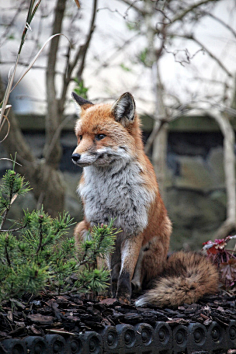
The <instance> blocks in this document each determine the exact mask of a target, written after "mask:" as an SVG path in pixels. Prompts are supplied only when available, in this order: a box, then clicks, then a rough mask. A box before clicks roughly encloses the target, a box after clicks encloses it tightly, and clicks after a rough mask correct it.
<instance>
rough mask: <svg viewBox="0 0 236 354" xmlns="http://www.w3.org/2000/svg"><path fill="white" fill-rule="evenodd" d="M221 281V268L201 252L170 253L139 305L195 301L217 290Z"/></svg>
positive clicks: (177, 303) (165, 304) (138, 302)
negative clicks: (162, 268)
mask: <svg viewBox="0 0 236 354" xmlns="http://www.w3.org/2000/svg"><path fill="white" fill-rule="evenodd" d="M218 284H219V274H218V271H217V268H216V266H215V265H214V264H212V262H211V261H210V260H209V259H208V258H207V257H205V256H203V255H201V254H198V253H192V252H177V253H175V254H173V255H171V256H170V257H169V259H168V261H167V263H166V267H165V269H164V271H163V273H162V274H161V276H160V277H159V278H158V279H157V280H156V282H155V283H154V287H153V289H151V290H149V291H147V292H146V294H144V296H142V297H141V298H139V299H138V300H137V301H136V306H143V305H146V304H152V305H156V306H159V307H164V306H173V307H175V306H179V305H181V304H184V303H187V304H191V303H194V302H196V301H197V300H199V299H200V298H201V297H202V296H203V295H206V294H214V293H216V292H217V290H218Z"/></svg>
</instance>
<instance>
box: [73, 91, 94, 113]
mask: <svg viewBox="0 0 236 354" xmlns="http://www.w3.org/2000/svg"><path fill="white" fill-rule="evenodd" d="M71 95H72V97H73V99H74V100H75V101H76V102H77V103H78V105H79V106H80V107H81V108H82V109H87V108H89V107H91V106H93V103H92V102H90V101H87V100H86V99H85V98H83V97H80V96H78V95H77V93H75V92H72V93H71Z"/></svg>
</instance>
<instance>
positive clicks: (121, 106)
mask: <svg viewBox="0 0 236 354" xmlns="http://www.w3.org/2000/svg"><path fill="white" fill-rule="evenodd" d="M111 111H112V113H113V114H114V117H115V120H116V121H117V122H120V123H121V124H122V125H123V126H124V127H125V126H127V125H128V124H129V123H131V122H133V120H134V117H135V102H134V98H133V96H132V95H131V93H129V92H126V93H123V95H121V96H120V98H118V100H117V101H115V102H114V103H113V105H112V109H111Z"/></svg>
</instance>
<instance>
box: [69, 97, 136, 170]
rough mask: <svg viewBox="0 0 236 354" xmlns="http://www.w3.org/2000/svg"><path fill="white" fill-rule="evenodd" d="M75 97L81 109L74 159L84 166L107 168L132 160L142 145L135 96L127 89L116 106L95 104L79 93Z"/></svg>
mask: <svg viewBox="0 0 236 354" xmlns="http://www.w3.org/2000/svg"><path fill="white" fill-rule="evenodd" d="M72 97H73V98H74V100H75V101H76V103H77V104H78V105H79V106H80V108H81V113H80V118H79V119H78V121H77V122H76V126H75V134H76V136H77V140H78V145H77V147H76V149H75V150H74V152H73V154H72V161H73V162H74V163H75V164H76V165H78V166H81V167H86V166H89V165H95V166H99V167H105V166H110V165H112V164H115V163H116V162H117V161H118V160H119V161H121V160H122V161H124V162H126V161H127V162H128V161H130V160H132V158H133V157H134V156H135V153H136V149H137V148H138V146H139V145H140V144H142V142H141V139H140V130H139V121H138V117H137V114H136V112H135V102H134V99H133V96H132V95H131V94H130V93H128V92H126V93H124V94H123V95H121V96H120V97H119V98H118V100H116V101H115V102H114V104H113V105H110V104H93V103H92V102H90V101H87V100H85V99H83V98H82V97H80V96H78V95H77V94H76V93H75V92H73V93H72Z"/></svg>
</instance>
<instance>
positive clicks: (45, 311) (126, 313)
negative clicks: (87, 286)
mask: <svg viewBox="0 0 236 354" xmlns="http://www.w3.org/2000/svg"><path fill="white" fill-rule="evenodd" d="M235 305H236V296H235V295H232V296H230V295H229V294H226V293H222V294H219V295H218V296H208V297H204V298H203V299H201V300H200V301H198V303H194V304H192V305H186V304H185V305H183V306H179V307H178V308H177V309H170V308H164V309H160V308H156V307H146V308H136V307H135V306H134V305H133V304H131V305H121V304H120V303H119V302H117V301H116V300H114V299H109V298H108V299H104V300H101V301H91V300H87V299H82V298H81V297H79V296H78V295H61V296H52V295H47V294H44V295H43V296H41V297H37V298H34V299H28V300H27V301H26V300H25V299H23V300H22V301H18V300H15V299H11V300H9V301H5V302H4V303H3V304H2V307H1V308H0V340H3V339H9V338H23V337H25V336H29V335H33V336H35V335H41V336H44V335H46V334H68V335H69V334H72V333H73V334H79V333H81V332H85V331H90V330H93V331H98V332H100V331H102V329H104V328H105V327H106V326H109V325H112V326H115V325H117V324H121V323H125V324H131V325H136V324H138V323H148V324H150V325H152V326H155V323H156V321H164V322H166V323H168V324H169V325H170V326H171V327H174V326H176V325H177V324H184V325H187V324H189V323H191V322H199V323H201V324H203V325H205V326H209V325H210V324H211V323H212V322H213V321H216V322H217V323H219V325H220V326H222V325H223V326H226V327H227V326H228V324H229V322H230V320H236V306H235Z"/></svg>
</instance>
